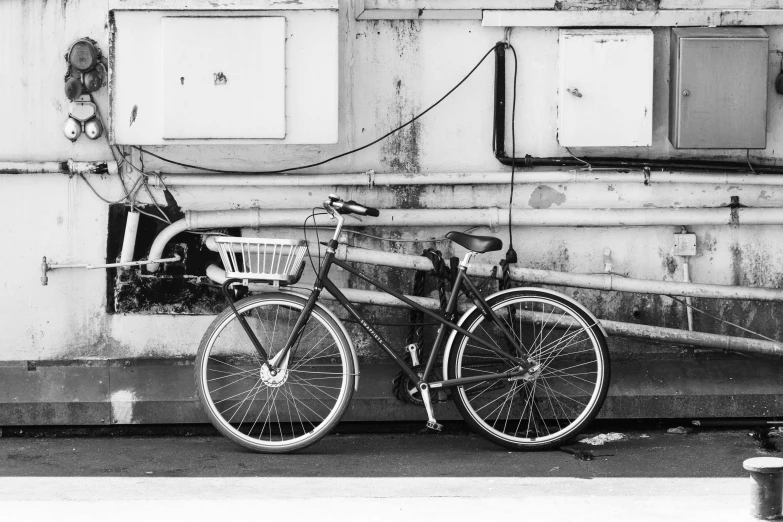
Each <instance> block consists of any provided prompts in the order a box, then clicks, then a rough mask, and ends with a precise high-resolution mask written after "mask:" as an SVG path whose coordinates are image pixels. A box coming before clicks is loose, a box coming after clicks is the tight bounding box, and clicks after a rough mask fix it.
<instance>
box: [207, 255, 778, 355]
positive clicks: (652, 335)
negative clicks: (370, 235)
mask: <svg viewBox="0 0 783 522" xmlns="http://www.w3.org/2000/svg"><path fill="white" fill-rule="evenodd" d="M207 276H208V277H209V278H210V279H212V280H213V281H215V282H216V283H218V284H222V283H223V282H224V281H225V280H226V273H225V271H224V270H223V269H221V268H219V267H217V266H215V265H210V266H209V267H208V268H207ZM250 288H251V290H254V291H270V290H276V289H275V288H274V287H272V286H270V285H255V284H251V285H250ZM340 291H341V292H342V293H343V294H344V295H345V297H346V298H347V299H348V300H349V301H351V302H354V303H363V304H371V305H376V306H391V307H395V308H410V307H409V306H408V305H406V304H405V303H403V302H402V301H400V300H398V299H396V298H395V297H394V296H392V295H389V294H385V293H382V292H374V291H372V290H353V289H348V288H346V289H342V288H341V289H340ZM322 295H323V296H324V297H325V298H326V299H332V300H333V299H334V297H333V296H332V295H331V294H329V293H328V292H324V293H323V294H322ZM405 297H407V298H408V299H410V300H412V301H414V302H416V303H417V304H419V305H421V306H423V307H424V308H427V309H428V310H440V301H438V300H437V299H433V298H430V297H417V296H409V295H406V296H405ZM466 308H467V305H466V304H462V306H460V311H461V312H464V311H466ZM518 314H519V317H520V318H522V319H525V320H527V321H529V322H531V323H532V322H536V323H537V324H541V323H542V322H546V323H547V324H549V323H550V322H555V321H554V320H553V319H551V318H548V317H547V315H546V314H543V313H541V312H532V311H525V310H520V311H518ZM550 315H551V314H550ZM599 321H600V323H601V325H602V326H603V327H604V328H605V330H606V332H607V333H608V334H610V335H618V336H623V337H631V338H635V339H645V340H655V341H663V342H669V343H672V344H679V345H685V346H694V347H699V348H708V349H720V350H730V351H734V352H742V353H753V354H759V355H774V356H783V343H778V342H775V341H765V340H761V339H746V338H744V337H730V336H727V335H718V334H709V333H702V332H689V331H687V330H677V329H674V328H663V327H660V326H648V325H643V324H631V323H623V322H620V321H607V320H605V319H600V320H599ZM557 322H559V323H560V325H561V326H563V327H568V326H569V325H570V323H569V322H568V321H567V320H566V319H565V318H558V319H557ZM574 324H576V323H574Z"/></svg>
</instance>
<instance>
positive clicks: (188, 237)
mask: <svg viewBox="0 0 783 522" xmlns="http://www.w3.org/2000/svg"><path fill="white" fill-rule="evenodd" d="M161 208H162V210H163V211H164V212H166V213H167V214H171V215H169V219H171V220H172V221H175V220H176V219H178V218H179V216H174V215H173V214H174V212H173V211H172V210H171V209H169V208H168V207H161ZM139 209H141V210H143V211H144V212H147V213H150V214H154V213H158V209H157V208H155V207H154V206H148V207H145V206H139ZM127 215H128V208H127V207H126V206H124V205H119V204H118V205H111V207H110V208H109V230H108V240H107V243H106V259H107V260H108V261H107V262H109V263H111V262H116V261H119V257H120V253H121V251H122V241H123V238H124V235H125V221H126V219H127ZM166 226H168V224H167V223H164V222H162V221H159V220H157V219H153V218H151V217H149V216H146V215H144V214H142V215H141V217H140V219H139V230H138V234H137V236H136V248H135V256H134V259H135V260H139V259H146V258H147V255H148V254H149V251H150V247H151V246H152V242H153V241H154V240H155V237H156V236H157V235H158V233H159V232H160V231H161V230H163V229H164V228H166ZM227 232H228V233H229V234H232V235H239V231H238V230H229V231H227ZM203 237H204V236H202V235H200V234H192V233H187V232H185V233H182V234H179V235H177V236H175V237H174V238H173V239H172V240H171V241H170V242H169V244H168V245H166V249H165V250H164V251H163V257H172V256H173V255H174V254H177V255H179V256H180V257H181V258H182V261H180V262H178V263H168V264H166V265H161V268H160V269H159V270H158V271H157V272H155V273H154V274H153V273H150V272H148V271H147V269H146V267H144V266H138V267H130V268H125V269H117V268H111V269H108V270H107V271H106V278H107V281H106V283H107V284H106V311H107V313H110V314H114V313H134V314H196V315H198V314H215V313H217V312H219V311H221V310H222V309H223V308H224V307H225V302H224V301H223V297H222V295H221V293H220V289H219V288H218V287H217V286H216V285H215V284H214V283H213V282H212V281H210V280H209V279H208V278H207V277H206V276H205V273H206V267H207V266H209V265H210V264H212V263H214V264H217V265H218V266H221V263H220V256H219V255H218V254H217V253H216V252H211V251H210V250H208V249H207V247H206V246H205V245H204V244H203V239H202V238H203Z"/></svg>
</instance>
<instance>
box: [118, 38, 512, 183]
mask: <svg viewBox="0 0 783 522" xmlns="http://www.w3.org/2000/svg"><path fill="white" fill-rule="evenodd" d="M498 45H504V44H503V43H502V42H500V43H497V44H495V45H493V46H492V48H491V49H490V50H489V51H487V53H486V54H485V55H484V56H483V57H482V58H481V60H479V62H478V63H477V64H476V65H475V66H474V67H473V69H471V70H470V72H469V73H468V74H467V75H466V76H465V77H464V78H462V80H460V82H459V83H458V84H457V85H455V86H454V87H452V88H451V90H449V92H447V93H446V94H444V95H443V96H442V97H441V98H440V99H439V100H438V101H436V102H435V103H433V104H432V105H430V106H429V107H427V109H425V110H424V112H421V113H419V114H417V115H416V116H414V117H413V118H412V119H410V120H408V121H407V122H405V123H403V124H402V125H400V126H399V127H397V128H396V129H394V130H391V131H389V132H387V133H386V134H384V135H383V136H381V137H380V138H378V139H376V140H375V141H372V142H370V143H368V144H367V145H362V146H361V147H359V148H357V149H353V150H349V151H348V152H343V153H341V154H338V155H336V156H332V157H331V158H327V159H325V160H323V161H319V162H317V163H311V164H309V165H301V166H299V167H290V168H287V169H280V170H262V171H238V170H221V169H210V168H206V167H199V166H198V165H191V164H188V163H182V162H179V161H174V160H170V159H168V158H164V157H163V156H159V155H157V154H155V153H153V152H150V151H148V150H145V149H142V148H141V147H137V146H136V145H133V148H134V149H137V150H139V151H141V152H144V153H146V154H149V155H150V156H152V157H153V158H158V159H159V160H161V161H165V162H166V163H171V164H172V165H179V166H180V167H186V168H191V169H199V170H207V171H209V172H217V173H220V174H281V173H283V172H291V171H294V170H302V169H307V168H311V167H318V166H321V165H323V164H325V163H329V162H330V161H334V160H336V159H340V158H342V157H344V156H348V155H349V154H354V153H356V152H359V151H362V150H364V149H366V148H368V147H372V146H373V145H375V144H376V143H378V142H379V141H382V140H384V139H386V138H388V137H389V136H391V135H392V134H394V133H395V132H398V131H401V130H402V129H404V128H405V127H407V126H408V125H410V124H411V123H413V122H415V121H416V120H418V119H419V118H421V117H422V116H424V115H425V114H427V113H428V112H430V111H431V110H432V109H434V108H435V107H437V106H438V105H439V104H440V103H441V102H442V101H443V100H445V99H446V98H448V97H449V96H450V95H451V93H453V92H454V91H456V90H457V89H458V88H459V87H460V86H461V85H462V84H463V83H465V81H466V80H467V79H468V78H470V76H471V75H472V74H473V73H474V72H475V71H476V69H478V68H479V66H480V65H481V64H482V63H484V60H486V59H487V56H489V55H490V54H491V53H492V51H494V50H495V49H496V48H497V46H498ZM512 49H513V47H512ZM515 63H516V58H515ZM515 67H516V66H515ZM514 83H515V88H516V81H515V82H514ZM512 118H513V116H512ZM512 168H513V167H512ZM512 172H513V171H512Z"/></svg>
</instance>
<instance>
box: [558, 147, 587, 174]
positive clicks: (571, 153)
mask: <svg viewBox="0 0 783 522" xmlns="http://www.w3.org/2000/svg"><path fill="white" fill-rule="evenodd" d="M565 150H567V151H568V153H569V154H570V155H571V157H572V158H574V159H575V160H576V161H578V162H580V163H584V164H585V165H587V168H588V170H593V166H592V165H590V164H589V163H588V162H586V161H585V160H583V159H582V158H577V157H576V155H574V153H573V152H571V149H569V148H568V147H566V148H565Z"/></svg>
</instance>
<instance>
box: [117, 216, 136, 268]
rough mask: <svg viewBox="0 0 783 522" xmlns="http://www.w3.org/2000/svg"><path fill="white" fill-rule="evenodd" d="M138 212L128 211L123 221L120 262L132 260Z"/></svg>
mask: <svg viewBox="0 0 783 522" xmlns="http://www.w3.org/2000/svg"><path fill="white" fill-rule="evenodd" d="M139 216H141V214H139V213H138V212H133V211H131V212H128V219H127V220H126V221H125V237H124V238H123V239H122V254H120V263H127V262H128V261H133V253H134V250H135V249H136V233H137V232H138V230H139Z"/></svg>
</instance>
